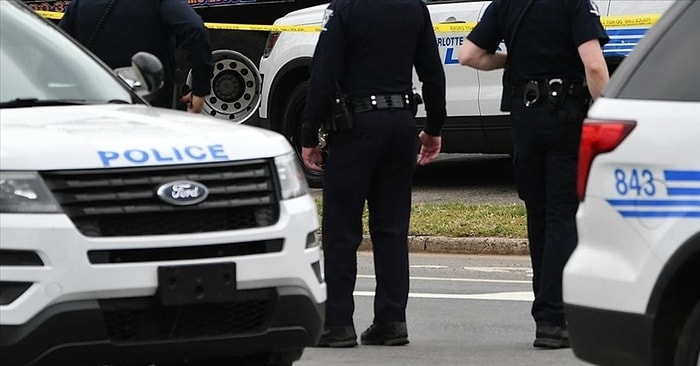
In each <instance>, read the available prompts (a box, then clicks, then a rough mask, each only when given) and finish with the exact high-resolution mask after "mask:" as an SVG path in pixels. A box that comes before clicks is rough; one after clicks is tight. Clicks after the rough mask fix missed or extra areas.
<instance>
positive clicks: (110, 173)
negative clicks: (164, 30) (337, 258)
mask: <svg viewBox="0 0 700 366" xmlns="http://www.w3.org/2000/svg"><path fill="white" fill-rule="evenodd" d="M136 56H143V57H134V65H135V66H134V67H133V68H132V71H133V72H132V74H134V75H137V76H139V77H138V78H137V79H136V80H135V84H134V87H137V86H138V85H137V84H140V85H141V88H140V89H138V90H145V93H144V95H146V96H147V95H148V93H149V92H153V91H155V90H156V89H157V87H158V86H159V85H160V82H161V81H162V69H161V68H159V67H154V65H155V66H160V63H159V61H157V59H155V61H154V60H153V59H154V57H153V56H152V55H151V57H152V58H153V59H151V58H148V57H146V56H147V55H143V54H137V55H136ZM144 60H145V61H146V62H142V61H144ZM147 61H154V62H147ZM0 65H2V67H0V125H1V129H2V133H1V134H0V359H1V362H0V363H2V365H4V366H15V365H71V366H73V365H121V364H131V365H133V364H138V365H149V364H156V365H159V364H161V363H167V364H170V365H178V364H183V365H184V364H187V365H197V364H207V365H209V364H212V365H213V364H215V362H219V363H224V362H225V363H228V364H236V363H240V364H246V365H291V364H292V363H293V362H294V361H296V360H297V359H299V358H300V357H301V354H302V352H303V350H304V348H305V347H306V346H309V345H311V344H313V343H315V342H316V340H317V339H318V337H319V336H320V332H321V329H322V326H323V316H324V303H325V299H326V292H325V290H326V287H325V283H324V282H323V279H322V277H321V271H320V263H319V260H320V257H321V255H320V249H319V246H318V242H317V240H316V235H315V233H316V231H317V229H318V227H319V223H318V215H317V211H316V206H315V202H314V200H313V199H312V197H311V196H310V195H309V192H308V187H307V184H306V181H305V180H304V176H303V174H302V173H301V170H300V168H299V166H298V163H297V161H296V158H295V156H294V150H293V149H292V147H291V145H290V144H289V143H288V142H287V140H286V139H285V138H284V136H282V135H280V134H278V133H275V132H272V131H268V130H264V129H260V128H255V127H249V126H243V125H236V124H232V123H228V122H225V121H221V120H219V119H216V118H212V117H209V116H205V115H195V114H191V113H186V112H179V111H173V110H165V109H159V108H154V107H151V106H149V105H148V104H147V103H146V102H145V100H144V99H142V97H141V96H139V94H137V93H136V92H135V91H134V90H132V89H131V88H129V87H128V86H127V84H126V83H125V82H123V81H122V80H121V79H119V78H118V77H117V74H116V73H114V72H112V70H109V69H108V68H107V67H106V66H105V65H104V64H102V63H101V62H100V61H98V60H97V59H96V58H94V57H93V56H91V55H90V54H89V53H88V52H87V51H86V50H85V49H83V48H81V47H80V46H79V45H77V44H76V43H75V42H74V41H72V40H71V39H70V38H69V37H67V36H65V35H64V34H63V33H62V32H61V31H60V30H59V29H58V28H56V27H55V26H54V25H53V24H51V23H50V22H49V21H46V20H44V19H43V18H41V17H40V16H39V15H37V14H36V13H35V12H33V11H32V10H31V9H29V8H28V7H26V6H25V5H23V4H22V3H21V2H19V1H15V0H10V1H7V0H3V1H0ZM159 72H160V73H159ZM158 75H160V77H159V76H158ZM144 87H145V88H146V89H143V88H144Z"/></svg>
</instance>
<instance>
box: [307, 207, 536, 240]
mask: <svg viewBox="0 0 700 366" xmlns="http://www.w3.org/2000/svg"><path fill="white" fill-rule="evenodd" d="M316 206H317V207H318V213H319V216H322V215H323V211H322V208H321V200H320V199H316ZM367 217H368V214H367V209H366V208H365V212H364V214H363V222H364V231H365V233H367V227H368V225H367ZM409 235H420V236H422V235H425V236H447V237H501V238H526V237H527V227H526V216H525V206H524V205H523V204H466V203H462V202H445V203H421V204H415V205H413V207H412V210H411V225H410V227H409Z"/></svg>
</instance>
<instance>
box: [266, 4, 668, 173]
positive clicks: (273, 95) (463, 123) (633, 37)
mask: <svg viewBox="0 0 700 366" xmlns="http://www.w3.org/2000/svg"><path fill="white" fill-rule="evenodd" d="M566 1H570V0H566ZM585 1H590V9H591V10H590V11H591V12H594V13H596V14H599V15H601V16H602V20H603V23H604V26H605V27H606V29H607V31H608V35H609V36H610V39H611V41H610V43H609V44H607V45H606V46H605V48H604V50H603V51H604V54H605V59H606V61H607V63H608V68H609V69H610V70H611V71H614V70H615V68H616V67H617V65H619V64H620V62H621V61H622V60H623V59H624V58H625V56H627V55H628V54H629V52H630V51H631V50H632V49H633V48H634V47H635V46H636V44H637V42H638V41H639V39H641V38H642V36H643V35H644V34H645V33H646V32H647V30H648V29H649V27H651V26H652V24H654V22H655V21H656V20H657V19H658V17H659V16H660V14H662V13H663V12H664V11H665V10H666V9H667V8H668V6H669V5H670V4H671V3H672V2H671V1H669V0H643V1H639V0H595V1H593V0H585ZM426 2H427V5H428V10H429V12H430V16H431V19H432V21H433V24H434V26H435V32H436V40H437V44H438V48H439V52H440V58H441V59H442V62H443V66H444V68H445V75H446V81H447V120H446V122H445V125H444V127H443V133H442V151H443V152H446V153H496V154H504V153H505V154H509V153H511V152H512V145H513V143H512V137H511V131H510V117H509V115H508V114H506V113H503V112H501V111H500V98H501V89H502V88H501V79H502V71H500V70H499V71H479V70H476V69H472V68H468V67H464V66H460V65H459V61H458V60H457V53H458V51H459V48H460V46H461V45H462V43H463V42H464V37H465V36H466V35H467V34H469V31H471V29H473V27H474V25H475V24H476V22H477V21H478V20H479V19H480V18H481V15H482V14H483V12H484V11H485V10H486V7H488V5H489V4H490V1H476V0H427V1H426ZM326 7H327V5H319V6H315V7H310V8H307V9H303V10H298V11H295V12H292V13H289V14H287V15H286V16H285V17H282V18H280V19H278V20H277V21H276V22H275V25H276V26H279V27H281V29H284V30H285V31H283V32H271V33H270V35H269V37H268V44H267V48H266V50H265V52H264V54H263V57H262V59H261V61H260V72H261V73H262V75H263V84H262V97H261V99H262V100H261V105H260V117H261V119H262V125H263V126H265V127H267V128H270V129H273V130H276V131H279V132H282V133H284V134H285V135H286V136H287V138H289V140H290V141H291V142H292V145H293V146H294V147H295V149H296V150H297V151H300V149H301V144H300V140H299V139H300V133H301V119H300V118H301V111H302V110H303V107H304V104H305V101H306V87H307V82H308V79H309V66H310V64H311V57H312V56H313V51H314V48H315V46H316V42H317V40H318V30H314V26H316V27H317V28H318V26H319V24H320V23H321V19H322V18H323V11H324V9H325V8H326ZM285 27H287V28H285ZM377 37H383V38H384V39H385V40H386V42H391V41H392V37H396V35H383V34H382V35H377ZM504 47H505V46H504ZM413 85H414V86H415V87H416V89H417V90H418V91H420V85H421V82H420V81H419V80H418V76H417V75H415V73H414V80H413ZM417 117H418V123H419V124H422V123H424V122H423V121H424V117H425V110H424V109H423V107H420V108H419V110H418V115H417ZM321 137H323V136H321ZM321 141H322V142H323V138H321ZM305 174H306V176H307V179H308V181H309V184H311V185H312V186H320V184H321V177H320V176H319V173H318V172H314V171H312V170H308V169H305Z"/></svg>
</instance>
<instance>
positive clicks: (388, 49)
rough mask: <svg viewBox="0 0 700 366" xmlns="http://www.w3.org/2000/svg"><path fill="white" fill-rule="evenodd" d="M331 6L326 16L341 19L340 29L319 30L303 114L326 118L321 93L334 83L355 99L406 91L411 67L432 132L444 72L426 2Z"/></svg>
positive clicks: (378, 0) (438, 117)
mask: <svg viewBox="0 0 700 366" xmlns="http://www.w3.org/2000/svg"><path fill="white" fill-rule="evenodd" d="M331 5H332V7H333V10H332V15H330V16H331V17H333V18H336V19H334V21H339V22H340V24H341V25H342V31H340V32H338V31H334V32H324V33H325V34H322V37H323V39H322V40H320V41H319V44H318V45H317V49H316V52H317V53H316V54H315V55H314V61H313V62H314V63H315V64H316V65H315V66H316V67H315V68H313V73H314V74H315V75H314V77H313V78H312V83H311V84H310V86H309V88H310V93H309V98H308V99H307V101H306V102H307V107H306V111H307V117H309V118H310V119H312V120H325V118H326V114H327V113H328V108H329V106H328V99H327V97H326V96H328V95H332V94H333V92H335V89H336V88H337V87H338V86H340V87H341V88H342V92H343V93H345V94H347V95H348V96H349V97H350V98H351V99H355V100H356V99H361V98H365V97H368V96H370V95H373V94H375V93H384V94H408V93H411V92H412V88H413V86H412V80H413V78H412V75H413V68H414V66H415V68H416V71H417V72H418V75H419V76H420V77H421V81H423V85H422V87H423V90H422V91H423V96H424V98H425V101H426V110H432V111H433V113H429V115H428V119H429V123H428V125H430V126H431V131H432V132H433V133H434V134H435V135H437V134H438V130H439V126H441V125H442V122H443V121H444V116H445V112H444V93H445V91H444V71H443V69H442V64H440V63H439V62H438V50H437V45H436V44H435V33H434V32H433V31H432V28H430V27H432V23H431V20H430V14H429V13H428V9H427V7H426V5H425V3H423V1H421V0H335V1H334V2H333V3H332V4H331ZM326 16H327V17H328V16H329V15H328V14H327V15H326ZM319 52H320V54H319ZM306 134H315V132H314V131H306Z"/></svg>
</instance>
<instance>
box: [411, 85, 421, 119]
mask: <svg viewBox="0 0 700 366" xmlns="http://www.w3.org/2000/svg"><path fill="white" fill-rule="evenodd" d="M421 104H423V97H421V95H420V94H418V92H417V91H415V90H414V91H413V100H411V112H413V116H414V117H415V116H416V114H417V113H418V106H419V105H421Z"/></svg>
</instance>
